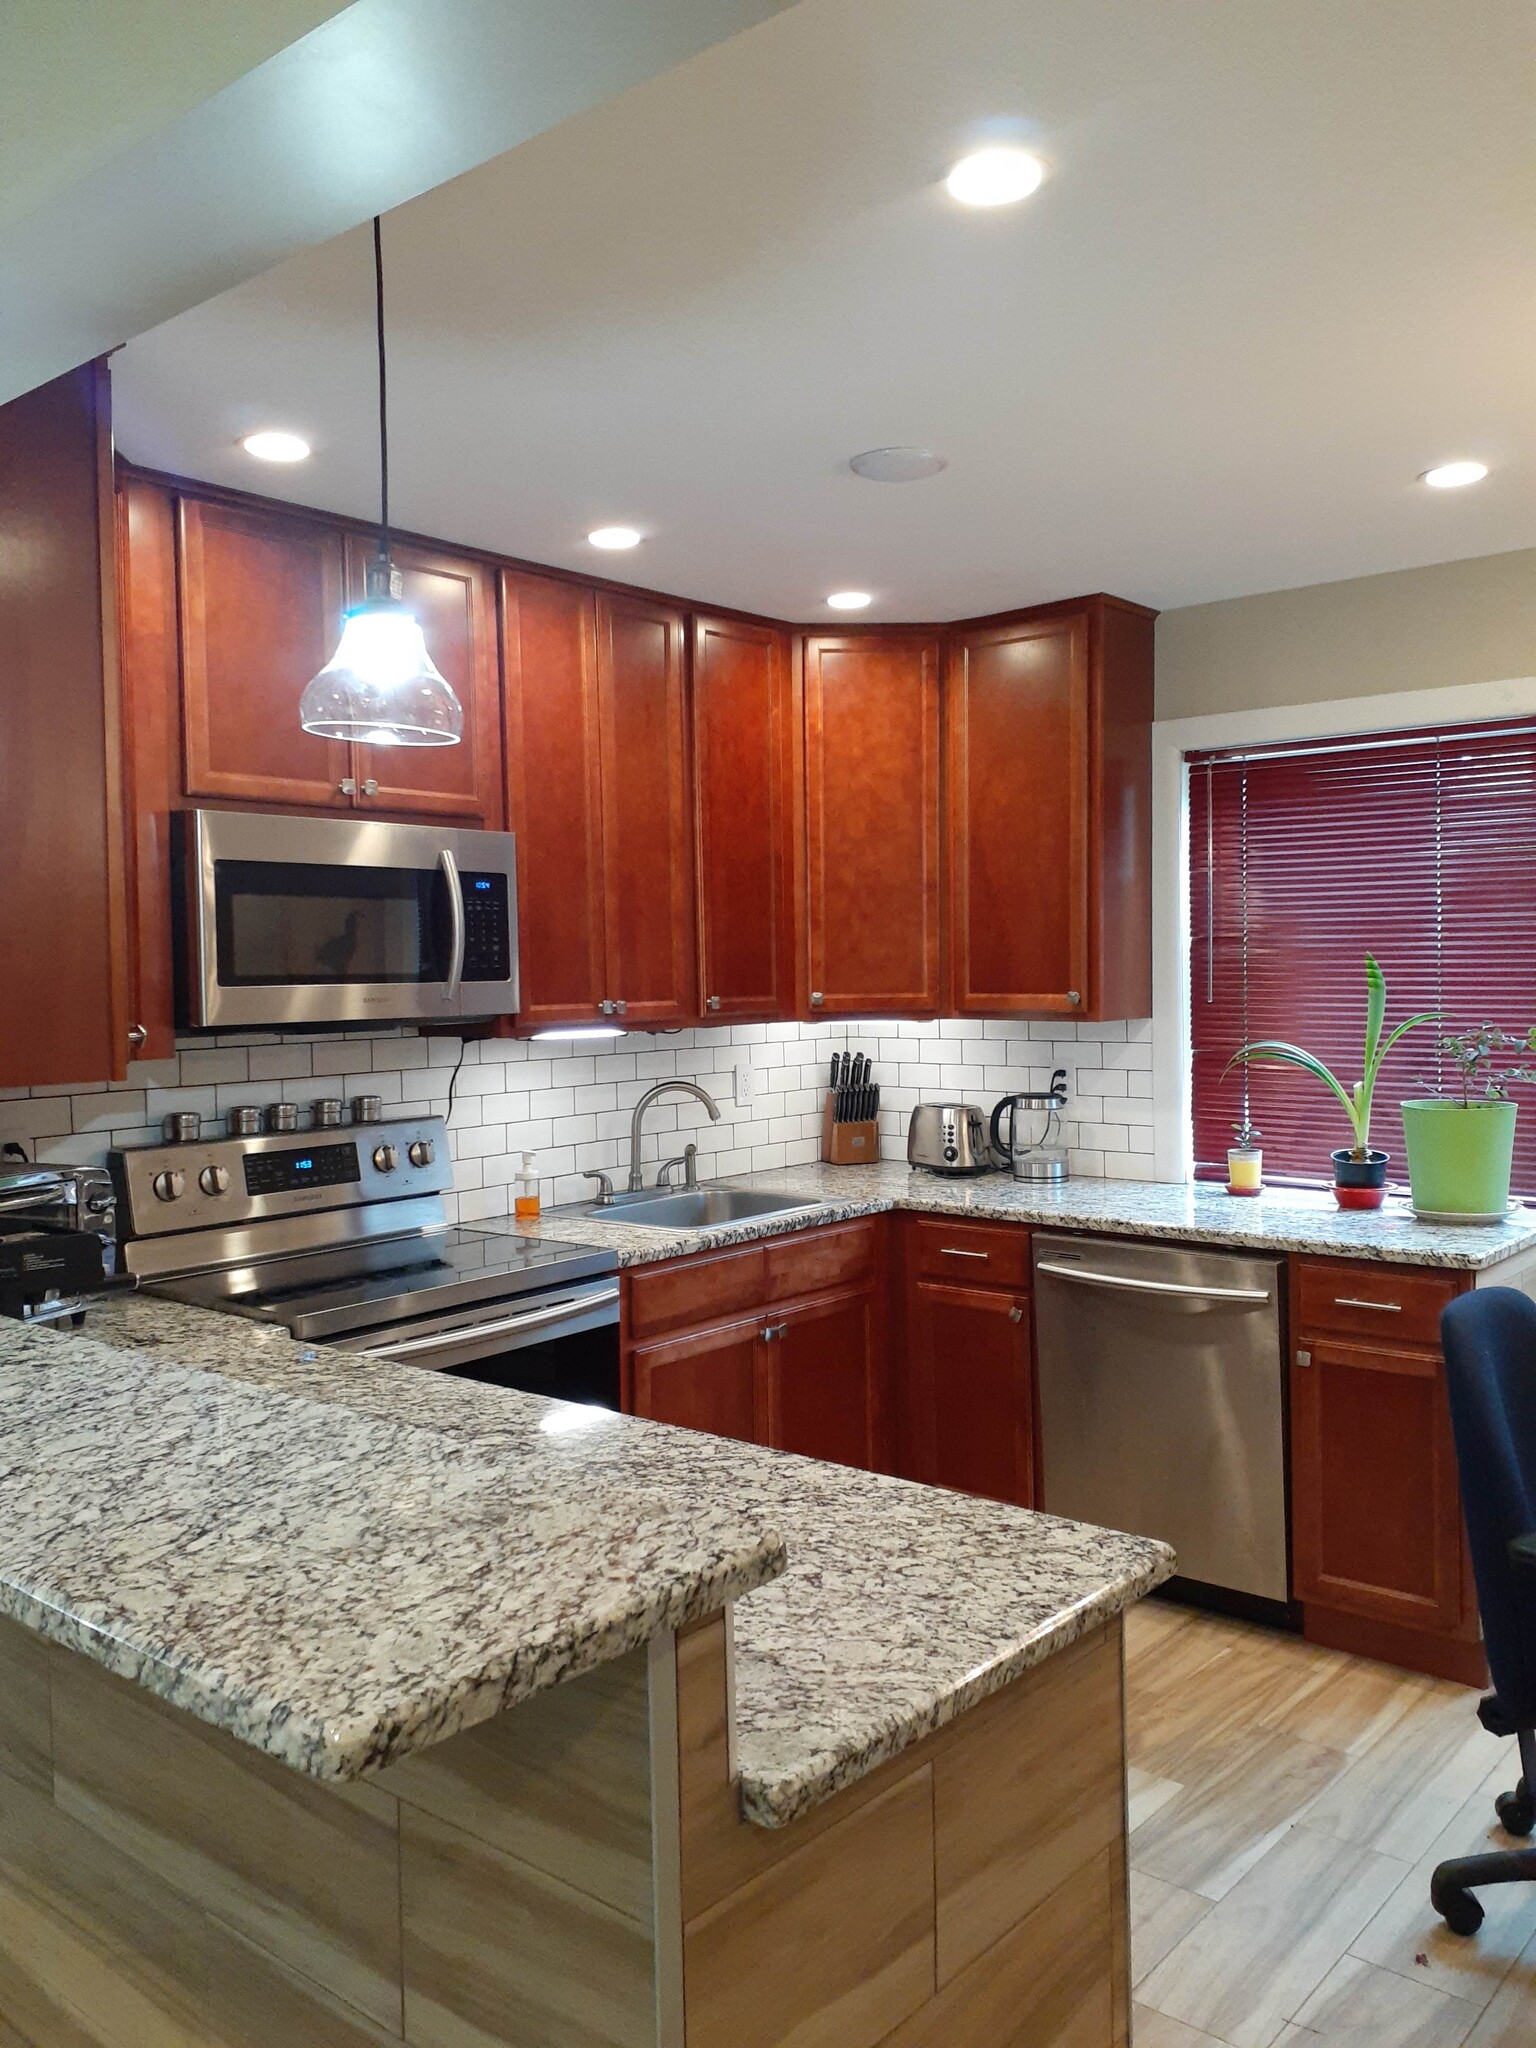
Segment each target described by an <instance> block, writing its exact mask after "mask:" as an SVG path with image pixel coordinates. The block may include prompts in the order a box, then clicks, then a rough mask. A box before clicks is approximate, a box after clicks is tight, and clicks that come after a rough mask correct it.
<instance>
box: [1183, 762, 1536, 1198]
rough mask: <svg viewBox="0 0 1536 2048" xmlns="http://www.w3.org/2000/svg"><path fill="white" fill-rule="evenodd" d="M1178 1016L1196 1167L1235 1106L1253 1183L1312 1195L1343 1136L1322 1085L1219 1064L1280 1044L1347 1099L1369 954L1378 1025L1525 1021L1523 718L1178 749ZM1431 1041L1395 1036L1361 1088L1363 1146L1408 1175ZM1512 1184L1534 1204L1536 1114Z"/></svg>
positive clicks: (1534, 899)
mask: <svg viewBox="0 0 1536 2048" xmlns="http://www.w3.org/2000/svg"><path fill="white" fill-rule="evenodd" d="M1189 781H1190V922H1191V939H1192V944H1191V949H1190V982H1191V986H1190V1015H1191V1020H1192V1040H1193V1054H1194V1060H1193V1100H1194V1127H1195V1128H1194V1141H1195V1166H1196V1173H1197V1175H1199V1176H1201V1177H1206V1178H1210V1177H1214V1176H1215V1175H1217V1174H1221V1175H1222V1176H1225V1173H1226V1155H1227V1147H1228V1145H1229V1144H1231V1143H1232V1130H1231V1126H1232V1125H1233V1124H1234V1123H1235V1122H1238V1121H1240V1120H1241V1118H1242V1116H1243V1114H1244V1109H1245V1105H1246V1108H1247V1111H1248V1113H1249V1114H1250V1115H1251V1117H1252V1120H1253V1122H1254V1123H1256V1124H1257V1125H1258V1127H1259V1129H1260V1130H1261V1131H1262V1132H1263V1134H1264V1140H1263V1142H1264V1166H1265V1173H1266V1176H1273V1177H1275V1178H1278V1179H1281V1180H1290V1181H1297V1182H1308V1181H1310V1182H1316V1183H1318V1184H1321V1183H1323V1182H1326V1181H1327V1180H1328V1179H1329V1178H1330V1177H1331V1169H1330V1165H1329V1160H1328V1154H1329V1153H1330V1152H1331V1151H1332V1150H1334V1149H1335V1148H1336V1147H1338V1146H1341V1145H1347V1144H1348V1143H1349V1142H1350V1133H1349V1126H1348V1124H1347V1122H1346V1121H1345V1118H1344V1114H1343V1111H1342V1110H1341V1109H1340V1107H1339V1105H1338V1104H1337V1103H1336V1102H1335V1101H1334V1100H1333V1098H1332V1097H1331V1096H1330V1095H1329V1094H1328V1093H1327V1091H1326V1090H1325V1089H1324V1088H1323V1086H1322V1084H1321V1083H1320V1082H1317V1081H1314V1080H1312V1079H1310V1078H1309V1077H1308V1076H1307V1075H1305V1074H1299V1073H1295V1072H1293V1071H1290V1070H1287V1069H1284V1068H1279V1067H1254V1068H1251V1069H1249V1070H1247V1071H1246V1072H1245V1070H1244V1069H1243V1068H1241V1067H1239V1068H1234V1069H1233V1071H1232V1072H1231V1073H1230V1074H1227V1075H1225V1077H1224V1076H1223V1069H1224V1068H1225V1067H1226V1064H1227V1062H1228V1060H1230V1058H1231V1057H1232V1054H1233V1053H1234V1052H1235V1051H1236V1050H1237V1048H1238V1046H1240V1045H1241V1044H1242V1043H1243V1042H1244V1040H1245V1039H1250V1038H1287V1039H1291V1040H1292V1041H1294V1042H1295V1043H1297V1044H1299V1045H1304V1046H1305V1047H1306V1048H1307V1049H1308V1051H1310V1052H1315V1053H1316V1054H1318V1056H1319V1057H1320V1058H1321V1059H1323V1060H1325V1061H1326V1062H1327V1064H1328V1065H1329V1066H1330V1067H1332V1068H1333V1070H1334V1071H1335V1073H1337V1074H1338V1076H1339V1078H1340V1079H1341V1080H1342V1081H1343V1082H1344V1084H1345V1085H1346V1087H1347V1086H1348V1085H1349V1084H1350V1083H1351V1082H1353V1081H1354V1080H1355V1079H1356V1078H1357V1077H1358V1075H1359V1071H1360V1048H1361V1040H1362V1037H1363V1034H1364V1021H1365V974H1364V963H1365V955H1366V953H1367V952H1371V953H1374V954H1375V955H1376V957H1377V959H1378V960H1379V961H1380V962H1381V965H1382V968H1383V970H1384V972H1385V974H1386V977H1387V1004H1388V1007H1387V1018H1388V1024H1389V1026H1390V1024H1391V1023H1393V1022H1394V1021H1398V1020H1401V1019H1402V1018H1404V1017H1406V1016H1408V1015H1409V1014H1410V1013H1411V1012H1412V1011H1414V1010H1427V1009H1437V1010H1443V1011H1445V1012H1446V1013H1447V1024H1448V1028H1449V1027H1456V1028H1461V1027H1463V1026H1466V1025H1472V1024H1480V1023H1482V1022H1484V1021H1485V1020H1491V1021H1492V1022H1494V1023H1497V1024H1503V1025H1505V1026H1507V1027H1509V1028H1510V1029H1518V1030H1524V1029H1525V1028H1526V1027H1527V1026H1529V1025H1531V1024H1533V1023H1536V727H1533V726H1532V725H1531V724H1530V723H1529V721H1520V722H1518V723H1513V722H1512V723H1509V724H1505V725H1497V726H1452V727H1448V728H1445V729H1443V730H1440V731H1433V732H1421V733H1411V734H1390V735H1384V736H1382V737H1381V738H1379V739H1371V738H1364V739H1362V738H1354V739H1350V740H1343V741H1338V742H1320V743H1318V744H1316V745H1312V746H1296V745H1287V746H1280V747H1272V748H1258V749H1252V750H1248V751H1246V752H1241V753H1239V752H1236V751H1230V752H1224V753H1212V754H1192V755H1190V756H1189ZM1435 1041H1436V1031H1435V1027H1434V1026H1433V1025H1426V1026H1424V1027H1423V1028H1422V1029H1420V1030H1418V1031H1413V1032H1410V1033H1409V1034H1408V1036H1407V1037H1406V1038H1405V1039H1403V1040H1402V1042H1401V1043H1400V1044H1399V1045H1398V1046H1397V1047H1396V1049H1395V1050H1394V1051H1393V1052H1392V1053H1391V1054H1390V1055H1389V1057H1388V1059H1387V1062H1386V1064H1385V1066H1384V1067H1383V1069H1382V1074H1381V1078H1380V1080H1379V1082H1378V1084H1377V1089H1376V1101H1375V1109H1374V1113H1373V1116H1372V1121H1371V1142H1372V1144H1373V1145H1376V1146H1378V1147H1380V1148H1381V1149H1382V1150H1383V1151H1386V1152H1389V1153H1390V1154H1391V1155H1392V1165H1391V1167H1390V1168H1389V1169H1388V1171H1389V1173H1390V1174H1391V1176H1392V1178H1393V1180H1394V1181H1396V1182H1404V1181H1406V1179H1407V1160H1406V1157H1405V1155H1404V1149H1403V1127H1402V1119H1401V1117H1400V1116H1399V1114H1398V1107H1397V1106H1398V1103H1399V1102H1400V1101H1402V1100H1403V1099H1404V1098H1405V1097H1411V1096H1414V1095H1417V1094H1422V1093H1426V1092H1428V1091H1429V1088H1431V1087H1433V1086H1434V1085H1435V1084H1436V1082H1437V1081H1438V1079H1439V1066H1438V1062H1437V1059H1436V1051H1435ZM1514 1187H1515V1190H1516V1192H1517V1193H1521V1194H1536V1106H1532V1105H1530V1104H1527V1106H1526V1108H1525V1110H1524V1113H1523V1114H1522V1116H1521V1117H1520V1120H1519V1125H1518V1128H1517V1134H1516V1144H1515V1172H1514Z"/></svg>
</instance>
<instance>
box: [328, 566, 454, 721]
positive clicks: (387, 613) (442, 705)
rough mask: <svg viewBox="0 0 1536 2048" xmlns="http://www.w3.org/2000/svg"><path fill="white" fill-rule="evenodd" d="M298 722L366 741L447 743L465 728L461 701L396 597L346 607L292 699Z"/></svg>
mask: <svg viewBox="0 0 1536 2048" xmlns="http://www.w3.org/2000/svg"><path fill="white" fill-rule="evenodd" d="M299 723H300V725H302V726H303V728H304V730H305V731H306V732H312V733H314V734H315V735H316V736H317V737H318V738H320V739H327V740H354V741H360V742H362V743H364V744H365V745H367V746H370V747H451V746H455V745H457V743H458V742H459V741H460V740H461V739H462V738H463V736H464V710H463V707H462V705H461V704H460V703H459V700H458V698H457V697H456V696H455V695H454V693H453V690H452V689H451V688H450V686H449V684H448V682H447V680H446V679H445V678H444V677H443V676H441V675H440V674H439V673H438V671H437V669H436V668H435V667H434V666H433V662H432V657H431V655H430V654H428V652H427V643H426V641H425V639H424V638H423V637H422V631H421V627H420V625H419V624H418V623H417V620H416V618H415V616H414V614H412V613H411V612H408V611H407V610H406V608H405V606H404V605H403V604H402V603H401V602H400V600H399V598H398V597H370V598H369V599H368V600H367V601H366V602H365V603H363V604H360V605H356V606H354V608H353V609H352V610H351V611H349V612H348V613H346V615H345V617H344V620H343V623H342V629H341V639H340V641H339V642H338V644H337V648H336V652H335V653H334V654H333V655H332V656H331V658H330V660H329V661H328V662H327V663H326V665H325V667H324V668H323V669H321V671H320V673H319V675H317V676H316V677H315V678H314V680H313V682H311V683H310V684H309V686H308V687H307V689H306V690H305V692H304V695H303V696H302V697H301V698H300V699H299Z"/></svg>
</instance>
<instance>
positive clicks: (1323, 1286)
mask: <svg viewBox="0 0 1536 2048" xmlns="http://www.w3.org/2000/svg"><path fill="white" fill-rule="evenodd" d="M1460 1291H1461V1288H1460V1283H1459V1282H1458V1281H1457V1279H1456V1277H1455V1276H1454V1274H1450V1273H1435V1272H1429V1271H1426V1270H1425V1269H1424V1268H1422V1267H1414V1266H1395V1265H1387V1264H1385V1263H1376V1262H1372V1263H1370V1264H1357V1265H1347V1264H1343V1263H1336V1262H1335V1261H1333V1260H1331V1259H1330V1260H1322V1259H1317V1260H1312V1259H1308V1260H1302V1261H1300V1262H1299V1263H1298V1280H1297V1294H1298V1307H1299V1310H1300V1326H1301V1330H1302V1332H1303V1333H1308V1332H1311V1331H1313V1330H1329V1331H1336V1332H1337V1333H1338V1334H1339V1335H1340V1336H1346V1337H1368V1338H1373V1339H1374V1340H1375V1341H1376V1342H1377V1343H1387V1344H1432V1345H1438V1344H1439V1342H1440V1311H1441V1310H1442V1309H1443V1308H1444V1307H1445V1305H1446V1303H1447V1302H1449V1301H1452V1300H1454V1299H1455V1297H1456V1295H1457V1294H1459V1293H1460Z"/></svg>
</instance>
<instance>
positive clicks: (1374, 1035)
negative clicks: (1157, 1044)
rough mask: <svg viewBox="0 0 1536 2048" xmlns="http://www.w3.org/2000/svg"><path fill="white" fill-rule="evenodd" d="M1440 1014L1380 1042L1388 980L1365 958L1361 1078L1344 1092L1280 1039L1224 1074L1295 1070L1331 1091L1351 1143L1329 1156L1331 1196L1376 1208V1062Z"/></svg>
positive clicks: (1383, 1177)
mask: <svg viewBox="0 0 1536 2048" xmlns="http://www.w3.org/2000/svg"><path fill="white" fill-rule="evenodd" d="M1438 1016H1439V1012H1438V1011H1436V1010H1420V1011H1418V1012H1417V1013H1416V1014H1415V1015H1414V1016H1412V1017H1409V1018H1408V1019H1406V1021H1405V1022H1403V1023H1401V1024H1399V1025H1398V1027H1397V1029H1396V1030H1395V1031H1392V1032H1390V1033H1388V1034H1387V1035H1386V1036H1385V1037H1383V1035H1382V1033H1383V1031H1384V1029H1385V1026H1386V1021H1387V978H1386V976H1385V975H1384V974H1383V973H1382V971H1381V969H1380V967H1379V966H1378V965H1377V963H1376V961H1375V959H1374V958H1373V956H1372V955H1371V954H1369V953H1367V954H1366V956H1365V1052H1364V1057H1363V1059H1362V1061H1361V1071H1360V1079H1359V1080H1358V1081H1356V1082H1355V1084H1354V1086H1353V1087H1352V1088H1346V1087H1345V1085H1344V1083H1343V1082H1342V1081H1341V1080H1340V1079H1339V1078H1338V1076H1337V1075H1336V1074H1334V1073H1332V1072H1331V1071H1330V1070H1329V1069H1328V1068H1327V1067H1325V1066H1324V1065H1323V1062H1322V1061H1321V1060H1320V1059H1319V1058H1318V1057H1317V1055H1316V1054H1315V1053H1310V1052H1307V1051H1305V1050H1304V1049H1303V1048H1302V1047H1301V1046H1299V1045H1290V1044H1288V1043H1287V1042H1286V1041H1285V1040H1284V1039H1281V1038H1260V1039H1256V1040H1255V1041H1254V1042H1253V1043H1252V1044H1251V1045H1245V1046H1241V1047H1239V1049H1238V1050H1237V1051H1236V1052H1235V1053H1233V1055H1232V1057H1231V1059H1230V1060H1229V1061H1228V1062H1227V1069H1226V1070H1227V1072H1228V1073H1230V1072H1231V1071H1232V1069H1233V1067H1235V1066H1237V1065H1238V1064H1239V1063H1242V1064H1244V1065H1249V1064H1256V1065H1259V1066H1272V1067H1299V1068H1300V1069H1301V1071H1302V1072H1303V1073H1304V1074H1311V1075H1313V1076H1315V1078H1316V1079H1317V1080H1319V1081H1321V1082H1323V1083H1324V1084H1325V1086H1327V1087H1329V1088H1331V1089H1332V1090H1333V1092H1334V1094H1335V1095H1336V1096H1337V1097H1338V1098H1339V1101H1340V1103H1341V1104H1342V1106H1343V1109H1344V1114H1345V1115H1346V1116H1347V1117H1348V1118H1349V1124H1350V1129H1351V1130H1352V1132H1353V1133H1354V1140H1355V1141H1354V1143H1353V1144H1352V1145H1344V1146H1341V1147H1340V1148H1339V1150H1338V1151H1337V1152H1335V1153H1334V1154H1333V1193H1334V1199H1335V1201H1337V1203H1338V1205H1339V1207H1340V1208H1341V1209H1379V1208H1380V1207H1381V1205H1382V1202H1383V1201H1384V1200H1385V1198H1386V1192H1387V1155H1386V1153H1385V1152H1373V1151H1372V1149H1371V1102H1372V1099H1373V1097H1374V1096H1375V1093H1376V1081H1377V1077H1378V1076H1379V1074H1380V1073H1381V1063H1382V1061H1383V1060H1384V1059H1385V1058H1386V1056H1387V1054H1388V1053H1389V1052H1390V1051H1391V1050H1392V1048H1393V1046H1394V1045H1396V1043H1397V1041H1398V1040H1399V1039H1400V1038H1401V1037H1402V1036H1403V1035H1404V1033H1405V1032H1408V1031H1412V1030H1414V1029H1415V1028H1416V1027H1417V1026H1418V1025H1420V1024H1431V1023H1434V1022H1435V1021H1436V1019H1437V1018H1438Z"/></svg>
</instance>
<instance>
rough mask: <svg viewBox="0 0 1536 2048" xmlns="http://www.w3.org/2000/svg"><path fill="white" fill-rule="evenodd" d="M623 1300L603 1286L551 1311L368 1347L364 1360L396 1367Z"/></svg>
mask: <svg viewBox="0 0 1536 2048" xmlns="http://www.w3.org/2000/svg"><path fill="white" fill-rule="evenodd" d="M618 1298H619V1290H618V1288H617V1287H600V1288H599V1289H598V1290H597V1292H596V1293H595V1294H583V1295H580V1296H579V1297H576V1298H574V1299H570V1300H566V1301H558V1302H556V1303H554V1305H553V1306H552V1307H550V1308H532V1309H526V1310H525V1311H524V1312H523V1313H522V1314H521V1315H516V1316H497V1317H496V1318H495V1319H494V1320H493V1321H491V1322H488V1323H460V1324H458V1325H457V1326H456V1327H455V1328H454V1329H452V1330H434V1331H433V1333H432V1335H431V1336H430V1337H410V1338H407V1340H406V1341H405V1343H403V1344H380V1345H371V1344H370V1345H364V1346H362V1347H361V1355H362V1356H363V1357H364V1358H377V1359H380V1360H382V1361H383V1362H384V1363H385V1364H387V1365H389V1364H393V1363H394V1361H395V1360H396V1359H398V1358H422V1357H425V1356H426V1355H427V1354H428V1353H430V1352H433V1351H452V1350H454V1349H455V1348H456V1347H457V1346H458V1345H460V1344H473V1343H478V1342H479V1340H480V1339H481V1338H482V1337H510V1336H513V1335H515V1334H517V1333H519V1332H521V1331H524V1330H548V1329H553V1328H554V1327H555V1326H556V1325H557V1324H560V1323H574V1322H575V1321H576V1320H577V1318H578V1317H580V1316H585V1315H590V1314H591V1312H592V1310H593V1309H595V1308H608V1307H610V1306H611V1305H612V1304H614V1303H615V1302H617V1300H618Z"/></svg>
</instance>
